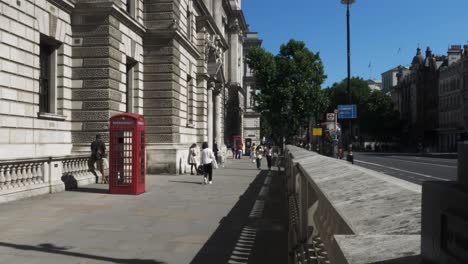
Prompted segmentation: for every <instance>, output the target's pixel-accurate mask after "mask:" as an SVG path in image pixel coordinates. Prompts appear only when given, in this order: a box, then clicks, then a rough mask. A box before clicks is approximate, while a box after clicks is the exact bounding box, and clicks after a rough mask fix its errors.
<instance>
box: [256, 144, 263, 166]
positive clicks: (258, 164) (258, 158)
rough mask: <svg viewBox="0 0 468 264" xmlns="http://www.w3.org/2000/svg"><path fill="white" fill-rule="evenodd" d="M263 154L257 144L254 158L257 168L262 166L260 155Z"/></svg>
mask: <svg viewBox="0 0 468 264" xmlns="http://www.w3.org/2000/svg"><path fill="white" fill-rule="evenodd" d="M262 155H263V148H262V146H261V145H258V147H257V148H256V149H255V159H256V160H257V169H259V170H260V169H261V168H262V157H263V156H262Z"/></svg>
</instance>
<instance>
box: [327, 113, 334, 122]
mask: <svg viewBox="0 0 468 264" xmlns="http://www.w3.org/2000/svg"><path fill="white" fill-rule="evenodd" d="M327 121H335V114H334V113H327Z"/></svg>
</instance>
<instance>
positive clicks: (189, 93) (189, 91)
mask: <svg viewBox="0 0 468 264" xmlns="http://www.w3.org/2000/svg"><path fill="white" fill-rule="evenodd" d="M193 93H194V89H193V78H192V76H190V75H188V74H187V125H188V126H192V125H193V121H194V120H193V106H194V102H193V101H194V96H193Z"/></svg>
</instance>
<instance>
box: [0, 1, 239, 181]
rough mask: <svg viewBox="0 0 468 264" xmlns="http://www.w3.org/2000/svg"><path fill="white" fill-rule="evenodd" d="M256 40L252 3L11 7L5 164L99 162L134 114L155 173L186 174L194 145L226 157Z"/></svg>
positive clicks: (0, 124) (4, 89) (0, 74)
mask: <svg viewBox="0 0 468 264" xmlns="http://www.w3.org/2000/svg"><path fill="white" fill-rule="evenodd" d="M246 30H247V24H246V21H245V18H244V16H243V12H242V10H241V1H240V0H36V1H31V0H15V1H12V0H0V161H2V160H3V162H4V163H5V162H6V160H9V162H13V161H14V160H29V159H44V160H45V159H48V158H50V157H53V158H54V159H59V158H60V157H62V158H64V157H72V156H77V157H78V156H79V154H84V155H88V153H89V145H90V142H91V141H92V140H93V139H94V136H95V135H96V134H102V135H103V136H104V139H105V141H106V142H107V141H108V131H109V124H108V120H109V118H110V117H111V116H113V115H115V114H117V113H121V112H131V113H137V114H141V115H143V116H144V117H145V121H146V131H147V137H146V141H147V168H148V172H149V173H159V172H165V173H185V171H186V169H187V164H186V163H187V162H186V161H187V155H188V148H189V146H190V145H191V144H193V143H197V144H199V145H201V143H202V142H209V144H210V145H212V143H213V141H214V140H215V139H216V140H217V141H218V145H220V146H221V147H223V148H225V145H224V143H225V139H226V136H225V135H226V133H225V130H226V127H227V126H228V124H229V125H230V123H229V122H228V120H227V118H226V117H228V116H229V115H230V114H231V113H230V111H233V109H229V108H228V107H227V105H228V101H229V99H230V97H231V95H232V94H236V92H237V93H238V94H239V95H242V94H243V90H242V89H243V88H242V76H243V60H242V58H243V32H244V31H246ZM239 102H241V104H240V108H241V109H242V108H243V102H244V101H243V98H241V100H239ZM232 129H239V130H242V125H241V123H239V127H234V128H232ZM49 160H50V159H49ZM77 162H78V161H77ZM80 162H81V161H80ZM0 163H1V162H0ZM49 163H50V162H49ZM15 164H16V163H15ZM44 164H45V163H44ZM57 164H59V167H60V166H61V167H60V168H61V170H59V172H57V173H61V171H67V170H69V169H70V170H71V167H70V168H66V166H65V165H64V164H65V163H63V162H62V163H60V162H58V163H57ZM60 164H61V165H60ZM77 164H78V163H77ZM80 164H81V163H80ZM5 166H6V165H5ZM8 166H9V165H8ZM8 166H7V167H1V166H0V190H1V189H2V183H3V184H6V183H5V182H7V183H8V184H10V183H11V181H10V180H7V181H4V180H2V179H3V178H5V177H4V176H3V175H5V173H6V171H7V169H8V173H12V171H11V169H12V168H16V169H18V170H20V169H19V167H18V166H17V167H15V166H9V167H8ZM41 166H42V165H41ZM67 166H68V165H67ZM70 166H71V165H70ZM77 166H78V165H77ZM75 167H76V166H75ZM75 167H74V168H75ZM55 168H56V167H55ZM21 170H23V169H21ZM24 171H26V169H24ZM40 171H41V172H42V173H44V171H45V169H44V167H41V169H40ZM38 172H39V169H38ZM84 174H85V173H84V172H83V175H84ZM2 176H3V177H2ZM9 177H10V176H9ZM7 178H8V177H7ZM10 178H11V177H10ZM59 178H60V177H59ZM8 179H9V178H8ZM8 186H9V185H8Z"/></svg>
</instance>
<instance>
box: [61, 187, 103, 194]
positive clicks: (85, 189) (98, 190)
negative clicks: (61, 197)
mask: <svg viewBox="0 0 468 264" xmlns="http://www.w3.org/2000/svg"><path fill="white" fill-rule="evenodd" d="M106 186H107V185H106ZM68 191H70V192H84V193H109V189H108V188H105V189H101V188H89V187H79V188H76V189H72V190H68Z"/></svg>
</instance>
